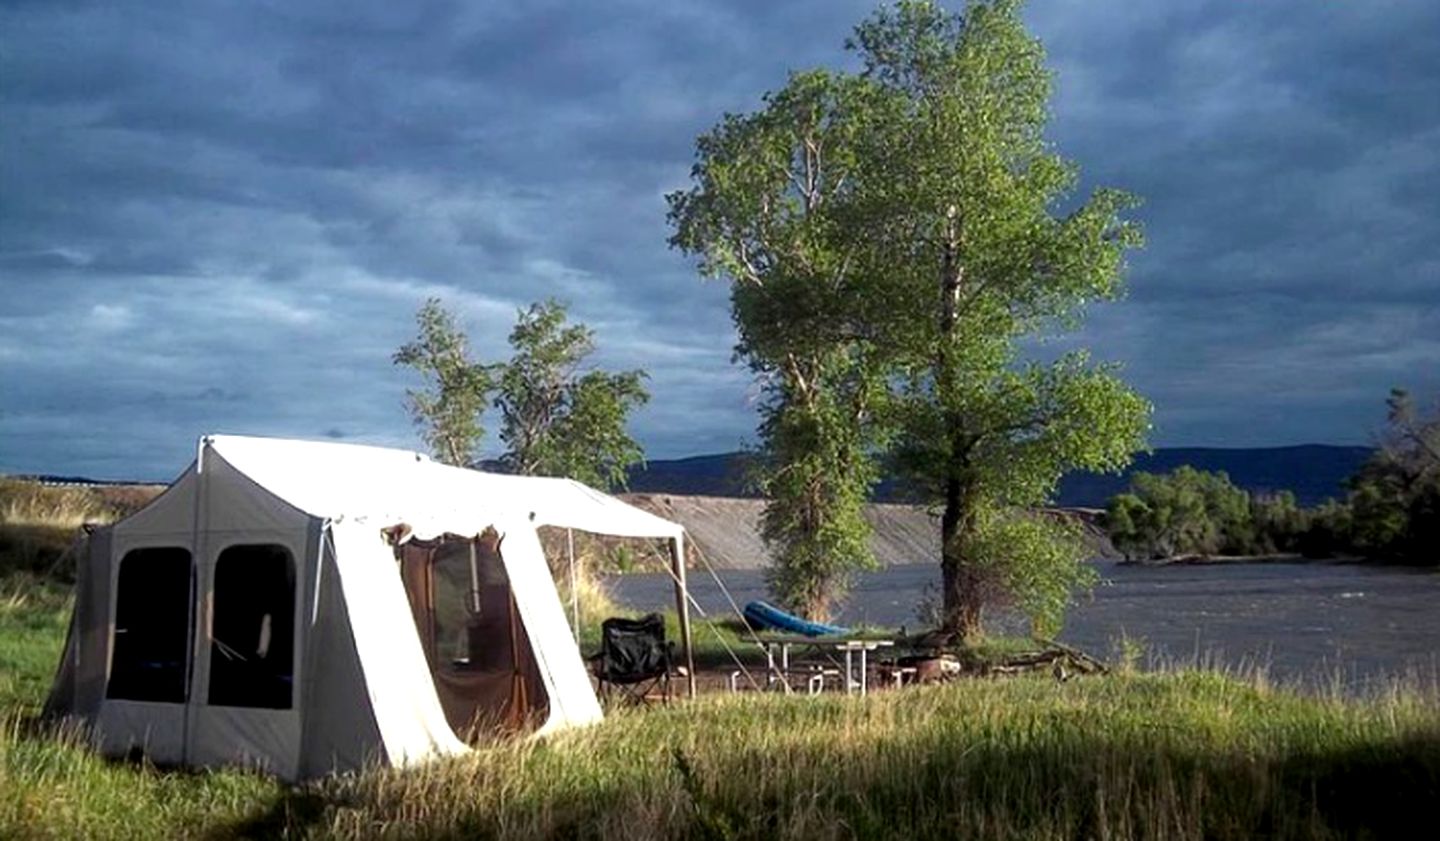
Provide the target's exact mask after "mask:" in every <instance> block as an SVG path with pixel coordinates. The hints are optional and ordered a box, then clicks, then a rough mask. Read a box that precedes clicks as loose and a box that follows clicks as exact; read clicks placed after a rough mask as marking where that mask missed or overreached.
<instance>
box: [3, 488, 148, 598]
mask: <svg viewBox="0 0 1440 841" xmlns="http://www.w3.org/2000/svg"><path fill="white" fill-rule="evenodd" d="M154 494H155V489H153V488H144V487H113V488H104V489H102V488H94V487H79V486H62V487H52V486H48V485H42V484H40V483H39V482H33V481H29V480H23V479H14V478H7V477H0V574H5V573H10V572H14V571H21V572H32V573H38V574H42V575H46V576H57V575H58V576H60V577H64V576H68V575H71V574H72V572H73V564H66V563H65V561H66V553H67V551H68V550H69V549H70V547H71V545H72V544H73V542H74V540H75V537H76V535H77V533H78V532H79V529H80V527H81V526H83V525H85V524H86V523H109V522H112V521H114V520H115V519H117V518H119V517H121V516H124V515H125V514H127V513H129V512H130V511H133V510H135V509H138V508H139V507H141V506H142V505H143V504H144V503H145V502H146V501H148V500H149V499H150V498H152V497H153V496H154Z"/></svg>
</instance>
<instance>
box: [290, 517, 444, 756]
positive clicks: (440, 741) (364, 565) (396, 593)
mask: <svg viewBox="0 0 1440 841" xmlns="http://www.w3.org/2000/svg"><path fill="white" fill-rule="evenodd" d="M330 535H331V544H330V545H331V546H332V547H333V558H334V565H335V569H336V571H337V572H338V576H337V577H338V579H339V584H340V594H341V597H342V599H343V600H344V602H345V606H346V610H347V611H348V613H349V616H350V617H351V618H352V620H353V621H350V622H349V623H348V628H346V627H337V628H336V629H335V632H336V633H344V632H347V631H348V633H350V634H351V636H352V638H353V639H354V641H355V651H356V652H357V654H358V656H359V661H360V673H361V675H362V676H363V678H364V688H365V693H366V694H365V696H364V697H365V698H367V699H368V700H369V702H370V708H371V710H372V711H373V715H374V717H375V721H376V724H377V727H378V729H379V731H380V740H381V743H382V744H383V746H384V749H385V759H386V760H387V761H388V762H390V763H391V764H394V765H404V764H408V763H410V762H413V761H416V760H420V759H426V758H429V757H430V756H434V755H444V754H458V753H464V752H465V751H466V750H467V748H466V747H465V745H464V744H463V743H462V742H461V741H460V740H459V739H457V738H455V734H454V733H453V732H452V731H451V730H450V725H449V723H448V722H447V721H446V720H445V713H444V711H443V710H442V709H441V708H440V701H439V699H438V698H437V697H436V695H435V689H434V685H433V684H432V683H431V681H430V670H429V668H428V667H427V666H426V663H425V652H424V650H423V649H421V647H420V638H419V636H417V635H416V633H415V621H414V619H413V618H412V617H411V615H410V605H409V603H408V602H407V601H406V599H405V588H404V585H403V583H402V582H401V580H400V572H399V570H398V568H397V565H396V563H395V556H394V553H393V551H392V550H391V547H390V546H389V544H387V543H386V542H385V540H384V539H383V537H382V535H381V532H380V527H379V526H370V525H365V524H359V523H348V522H347V523H335V524H332V525H331V528H330ZM320 621H322V622H327V621H328V622H336V623H338V622H339V621H340V620H339V619H338V618H337V617H333V616H332V617H328V618H326V617H322V618H321V620H320ZM317 679H320V680H323V679H324V676H323V675H320V676H317Z"/></svg>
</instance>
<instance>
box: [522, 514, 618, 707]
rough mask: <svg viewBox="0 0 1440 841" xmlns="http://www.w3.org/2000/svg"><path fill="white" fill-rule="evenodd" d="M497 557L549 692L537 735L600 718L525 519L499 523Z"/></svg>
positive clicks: (552, 584)
mask: <svg viewBox="0 0 1440 841" xmlns="http://www.w3.org/2000/svg"><path fill="white" fill-rule="evenodd" d="M499 528H500V529H501V533H502V534H503V535H504V540H503V541H502V542H501V544H500V557H501V559H502V560H504V562H505V570H506V572H507V573H509V575H510V587H511V589H512V590H513V591H514V593H515V606H516V609H517V610H518V611H519V613H520V619H521V621H522V622H524V624H525V630H526V632H527V633H528V634H529V636H530V642H531V645H532V646H533V649H534V654H535V662H536V664H537V666H538V668H539V671H540V675H541V677H542V678H543V679H544V681H545V689H546V692H547V693H548V694H549V696H550V714H549V717H548V718H547V719H546V721H545V723H544V724H543V725H542V726H541V727H540V731H539V732H541V733H545V732H549V731H551V730H553V729H555V728H558V727H561V726H564V725H574V724H587V723H589V722H593V721H599V720H600V719H601V718H602V717H603V713H601V711H600V701H599V700H598V699H597V698H596V697H595V690H594V688H593V687H592V686H591V685H590V676H589V673H588V672H587V671H586V670H585V662H584V661H583V660H581V659H580V649H579V647H577V646H576V645H575V639H574V637H572V636H571V635H570V625H569V623H568V622H566V620H565V608H564V607H563V606H562V605H561V603H560V594H559V592H557V591H556V589H555V580H554V579H553V578H551V577H550V566H549V564H548V563H546V561H545V552H544V550H543V549H542V548H541V547H540V538H539V536H538V535H536V533H535V529H534V528H533V527H531V526H530V524H529V523H514V524H505V523H501V524H499Z"/></svg>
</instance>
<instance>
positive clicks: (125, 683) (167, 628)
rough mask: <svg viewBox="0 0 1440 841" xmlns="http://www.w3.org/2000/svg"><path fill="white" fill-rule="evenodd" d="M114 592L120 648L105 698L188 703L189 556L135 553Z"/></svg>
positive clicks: (172, 550)
mask: <svg viewBox="0 0 1440 841" xmlns="http://www.w3.org/2000/svg"><path fill="white" fill-rule="evenodd" d="M118 578H119V581H118V582H117V584H116V589H115V648H114V653H113V654H112V655H111V657H110V682H109V684H108V685H107V686H106V688H105V697H106V698H114V699H117V700H126V701H159V702H162V703H171V704H182V703H184V702H185V679H186V671H187V666H188V659H189V658H188V657H187V655H186V652H188V651H189V650H190V552H189V550H187V549H181V548H179V547H175V546H164V547H155V548H150V549H132V550H131V551H129V552H126V553H125V557H124V558H122V559H121V560H120V572H119V576H118Z"/></svg>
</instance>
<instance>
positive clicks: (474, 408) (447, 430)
mask: <svg viewBox="0 0 1440 841" xmlns="http://www.w3.org/2000/svg"><path fill="white" fill-rule="evenodd" d="M415 323H416V326H417V327H418V328H419V335H418V336H417V337H416V338H415V340H414V341H412V342H407V343H406V344H404V345H402V346H401V347H400V349H399V350H397V351H396V352H395V355H394V356H393V357H392V361H393V362H394V363H395V364H396V365H404V366H407V367H410V368H413V369H415V370H416V371H418V372H420V375H421V376H422V377H423V378H424V379H425V381H426V382H427V384H428V388H425V389H422V390H419V391H414V390H411V391H406V397H407V400H406V402H407V405H408V406H409V409H410V415H411V417H412V418H413V419H414V421H415V425H416V426H419V427H420V429H421V433H420V434H421V436H422V437H423V438H424V439H425V443H426V444H428V445H429V446H430V450H431V452H432V453H433V454H434V456H435V458H436V459H438V460H440V461H442V462H444V463H445V464H453V465H457V466H460V467H468V466H470V465H471V464H472V463H474V461H475V455H476V449H477V448H478V447H479V445H480V440H481V439H482V438H483V437H484V435H485V429H484V427H482V426H481V424H480V419H481V415H482V414H483V412H484V410H485V403H486V399H487V394H488V393H489V391H490V389H491V388H492V387H493V384H494V380H493V377H492V372H491V369H490V368H489V367H487V366H485V365H482V364H479V363H477V362H475V361H473V360H471V359H470V349H469V340H468V339H467V338H466V336H465V333H464V332H463V331H461V330H460V329H459V328H458V327H457V326H456V325H455V317H454V316H453V315H451V314H450V313H449V312H447V311H446V310H445V308H444V307H443V306H441V304H440V301H439V299H437V298H431V299H429V300H427V301H426V302H425V305H424V306H422V307H421V308H420V311H419V312H417V313H416V314H415Z"/></svg>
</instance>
